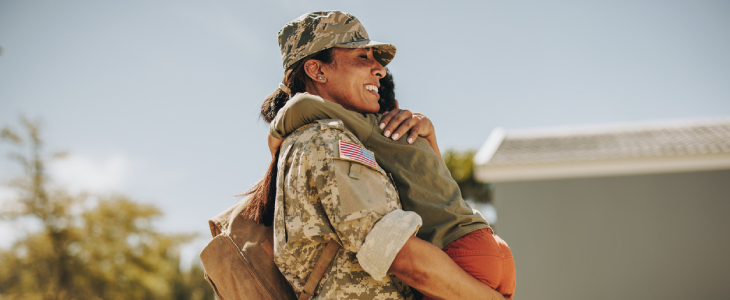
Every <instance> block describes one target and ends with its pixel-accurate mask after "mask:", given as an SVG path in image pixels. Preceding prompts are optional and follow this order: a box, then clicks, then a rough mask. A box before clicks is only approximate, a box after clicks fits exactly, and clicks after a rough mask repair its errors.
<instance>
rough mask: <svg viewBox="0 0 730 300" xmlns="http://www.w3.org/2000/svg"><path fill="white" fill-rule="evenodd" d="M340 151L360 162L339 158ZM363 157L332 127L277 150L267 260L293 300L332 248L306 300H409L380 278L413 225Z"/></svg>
mask: <svg viewBox="0 0 730 300" xmlns="http://www.w3.org/2000/svg"><path fill="white" fill-rule="evenodd" d="M343 143H344V144H343ZM348 143H349V147H353V146H354V149H355V150H358V151H361V152H360V153H362V154H364V156H363V157H364V158H361V157H360V156H352V155H351V153H348V152H347V151H346V150H341V149H342V148H341V147H343V145H348ZM342 151H345V152H342ZM371 156H372V153H371V152H369V151H367V150H366V149H364V148H362V144H361V143H360V141H358V140H357V138H355V136H354V135H353V134H352V133H350V132H349V131H347V130H345V129H344V127H343V125H342V122H341V121H339V120H322V121H318V122H317V123H315V124H312V125H309V126H305V127H302V128H300V129H299V130H297V131H296V132H294V133H293V134H292V135H290V136H289V137H288V138H287V139H286V140H285V141H284V143H283V144H282V146H281V152H280V156H279V165H278V175H277V176H278V177H277V187H276V209H275V220H274V260H275V262H276V265H277V266H278V267H279V270H281V272H282V273H283V274H284V277H286V279H287V280H288V281H289V282H290V283H291V285H292V287H293V288H294V290H295V292H296V293H297V296H299V295H300V294H301V292H302V289H303V288H304V284H305V283H306V280H307V278H308V277H309V275H310V274H311V272H312V269H313V266H314V263H315V262H316V261H317V259H318V258H319V256H320V255H321V253H322V251H323V250H324V247H325V246H326V244H327V242H328V241H330V240H335V241H336V242H337V243H339V244H340V245H341V246H342V247H341V248H340V250H339V252H338V253H337V255H336V256H335V258H334V259H333V262H332V263H331V265H330V266H329V269H328V270H327V271H326V272H325V274H324V276H323V277H322V280H321V281H320V283H319V285H318V287H317V289H316V290H315V295H314V297H313V298H312V299H412V293H411V290H410V288H409V287H407V286H404V285H402V284H401V283H400V281H399V280H398V279H397V278H396V277H395V276H393V275H392V274H391V275H389V274H387V271H388V269H389V267H390V264H391V263H392V262H393V259H394V258H395V255H396V254H397V253H398V251H400V249H401V247H402V246H403V244H404V243H405V241H406V240H407V239H408V238H409V237H410V236H411V235H414V234H415V232H416V231H417V230H418V227H419V226H420V225H421V218H420V217H419V216H418V215H417V214H415V213H413V212H405V211H403V210H401V209H400V201H399V200H398V192H397V191H396V189H395V186H394V185H393V183H392V182H391V181H390V179H389V177H388V175H387V174H386V173H385V172H384V171H383V170H382V169H381V168H380V167H379V166H378V165H377V164H376V163H375V162H374V159H369V158H368V157H371Z"/></svg>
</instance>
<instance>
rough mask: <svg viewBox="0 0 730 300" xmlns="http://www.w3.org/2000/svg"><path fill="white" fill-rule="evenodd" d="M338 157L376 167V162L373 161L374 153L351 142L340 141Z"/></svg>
mask: <svg viewBox="0 0 730 300" xmlns="http://www.w3.org/2000/svg"><path fill="white" fill-rule="evenodd" d="M340 158H344V159H349V160H354V161H359V162H361V163H364V164H366V165H368V166H371V167H373V168H376V169H377V168H378V164H376V163H375V154H373V152H371V151H369V150H368V149H365V148H363V147H360V146H358V145H355V144H353V143H348V142H343V141H340Z"/></svg>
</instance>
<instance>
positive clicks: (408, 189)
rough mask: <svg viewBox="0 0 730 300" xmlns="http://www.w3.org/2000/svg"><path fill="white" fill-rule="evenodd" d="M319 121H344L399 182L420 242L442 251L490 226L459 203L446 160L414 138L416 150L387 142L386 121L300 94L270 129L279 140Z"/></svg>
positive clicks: (388, 139)
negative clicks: (418, 225) (420, 222)
mask: <svg viewBox="0 0 730 300" xmlns="http://www.w3.org/2000/svg"><path fill="white" fill-rule="evenodd" d="M321 119H339V120H342V122H343V124H344V125H345V128H347V129H348V130H350V131H351V132H352V133H353V134H354V135H355V136H356V137H357V138H358V139H359V140H360V142H362V143H363V145H365V147H366V148H368V150H370V151H372V152H373V153H375V161H376V162H377V163H378V164H379V165H380V167H381V168H383V169H384V170H385V171H386V172H388V173H390V174H391V176H392V177H393V180H394V181H395V185H396V188H397V189H398V194H399V196H400V201H401V204H402V206H403V210H409V211H414V212H416V213H417V214H419V215H420V216H421V219H422V220H423V226H421V229H420V230H419V231H418V234H417V236H418V237H419V238H421V239H423V240H425V241H428V242H431V243H433V244H434V245H436V246H437V247H439V248H444V247H446V245H448V244H449V243H451V242H453V241H455V240H456V239H458V238H460V237H462V236H464V235H465V234H467V233H469V232H472V231H474V230H477V229H482V228H487V227H489V223H487V221H486V220H484V218H483V217H482V216H481V214H479V212H477V211H476V210H473V209H472V208H471V207H469V205H468V204H466V202H464V199H462V198H461V191H460V190H459V186H458V185H457V184H456V181H454V179H453V178H451V173H449V170H448V169H447V168H446V164H445V163H444V160H443V159H441V157H440V156H438V155H437V154H436V153H435V152H434V151H433V149H432V148H431V146H430V145H429V144H428V142H427V141H426V140H425V139H423V138H420V137H419V138H416V140H415V141H414V142H413V144H412V145H410V144H408V143H407V142H406V141H405V140H406V139H400V140H399V141H394V140H392V139H390V138H388V137H385V136H383V134H382V129H380V127H379V126H378V125H379V124H380V120H381V119H382V115H379V114H361V113H358V112H354V111H349V110H346V109H345V108H343V107H342V106H341V105H339V104H337V103H334V102H331V101H327V100H324V99H322V98H321V97H319V96H314V95H311V94H307V93H299V94H297V95H296V96H294V97H293V98H292V99H290V100H289V101H288V102H287V103H286V105H285V106H284V107H283V108H282V109H281V110H279V112H278V114H277V115H276V118H275V119H274V120H273V121H272V122H271V126H270V128H269V130H270V132H271V135H272V136H273V137H275V138H278V139H284V138H286V136H288V135H289V134H291V133H292V132H294V131H295V130H297V129H298V128H300V127H302V126H304V125H306V124H310V123H313V122H316V121H317V120H321Z"/></svg>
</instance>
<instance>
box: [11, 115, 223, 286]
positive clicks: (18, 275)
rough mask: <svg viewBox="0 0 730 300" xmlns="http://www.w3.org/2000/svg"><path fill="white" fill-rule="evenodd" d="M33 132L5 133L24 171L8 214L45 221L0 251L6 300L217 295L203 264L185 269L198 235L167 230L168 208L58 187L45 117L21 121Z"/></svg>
mask: <svg viewBox="0 0 730 300" xmlns="http://www.w3.org/2000/svg"><path fill="white" fill-rule="evenodd" d="M21 122H22V125H23V128H24V129H25V135H21V134H19V133H18V131H16V130H13V129H11V128H9V127H5V128H3V129H2V131H1V132H0V137H1V138H2V139H3V140H5V141H8V142H10V143H11V144H13V145H15V146H16V149H18V150H17V151H13V152H11V153H10V158H11V159H12V160H14V161H16V162H18V163H19V164H20V165H21V166H22V167H23V170H24V172H23V174H22V175H21V176H19V177H17V178H15V179H13V180H11V181H10V182H9V186H10V187H11V188H13V189H14V190H15V191H16V192H17V195H18V197H17V198H16V199H14V200H12V201H10V202H6V203H4V204H5V205H4V206H3V208H2V210H0V218H2V219H3V220H6V221H15V222H18V224H37V225H40V226H32V227H40V229H37V230H33V231H29V232H28V233H27V235H26V236H24V237H22V238H20V239H19V240H17V241H16V242H15V243H14V244H13V245H12V246H11V247H10V248H8V249H0V299H59V300H60V299H176V300H177V299H191V300H192V299H195V300H199V299H213V298H214V296H213V291H212V290H211V289H210V287H208V284H207V282H206V281H205V279H204V278H203V275H202V270H201V268H200V267H199V266H194V267H193V268H191V269H190V270H187V271H185V270H181V269H180V256H179V249H180V246H182V245H183V244H185V243H187V242H189V241H191V239H192V238H193V237H194V235H192V234H166V233H162V232H159V231H158V230H157V229H156V228H155V226H154V224H153V221H154V220H156V219H158V218H159V217H161V216H162V212H161V211H160V210H159V209H157V208H156V207H154V206H152V205H149V204H140V203H137V202H135V201H133V200H131V199H129V198H128V197H126V196H124V195H119V194H115V195H106V196H97V195H91V194H88V193H80V194H70V193H69V192H68V191H67V190H65V189H63V188H62V187H58V186H54V185H53V184H52V182H51V181H50V179H49V178H48V175H47V173H46V165H47V163H48V162H49V161H51V160H54V159H62V158H63V157H64V156H65V154H64V153H54V154H52V155H45V152H44V151H43V141H42V139H41V137H40V125H39V123H38V122H33V121H30V120H28V119H26V118H21Z"/></svg>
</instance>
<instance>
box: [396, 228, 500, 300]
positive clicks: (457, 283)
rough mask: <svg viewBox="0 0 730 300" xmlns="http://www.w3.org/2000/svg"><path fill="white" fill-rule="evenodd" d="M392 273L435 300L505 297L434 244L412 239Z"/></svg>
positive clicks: (397, 256) (397, 258) (400, 253)
mask: <svg viewBox="0 0 730 300" xmlns="http://www.w3.org/2000/svg"><path fill="white" fill-rule="evenodd" d="M390 271H391V272H392V273H393V274H395V276H398V278H400V279H401V280H403V282H404V283H406V284H408V285H409V286H411V287H413V288H416V289H417V290H419V291H420V292H421V293H423V294H424V295H426V296H428V297H430V298H434V299H495V300H496V299H499V300H504V299H505V297H504V296H503V295H501V294H500V293H499V292H497V291H495V290H494V289H492V288H491V287H489V286H488V285H486V284H485V283H483V282H481V281H479V280H477V279H476V278H474V277H473V276H471V275H469V274H468V273H466V272H465V271H464V270H463V269H461V268H460V267H459V266H458V265H457V264H456V263H455V262H454V261H453V260H452V259H451V258H450V257H449V256H448V255H446V253H444V252H443V251H442V250H441V249H439V248H438V247H436V246H434V245H433V244H431V243H429V242H426V241H424V240H421V239H419V238H417V237H410V238H409V239H408V241H407V242H406V244H405V245H404V246H403V248H401V250H400V252H398V255H396V257H395V260H394V261H393V264H392V265H391V266H390Z"/></svg>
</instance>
